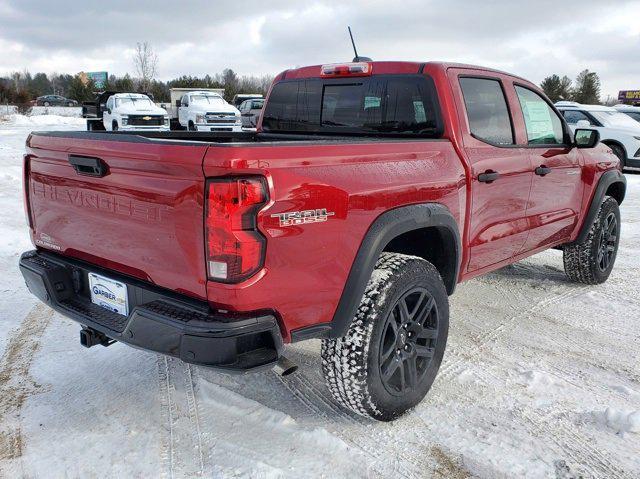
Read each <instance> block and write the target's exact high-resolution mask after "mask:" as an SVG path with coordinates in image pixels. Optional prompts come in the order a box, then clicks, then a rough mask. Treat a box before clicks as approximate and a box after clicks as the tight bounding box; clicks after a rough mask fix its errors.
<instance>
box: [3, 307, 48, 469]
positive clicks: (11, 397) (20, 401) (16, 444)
mask: <svg viewBox="0 0 640 479" xmlns="http://www.w3.org/2000/svg"><path fill="white" fill-rule="evenodd" d="M53 314H54V312H53V310H52V309H50V308H48V307H47V306H46V305H44V304H42V303H38V304H37V305H35V306H34V307H33V308H32V309H31V311H30V312H29V313H28V314H27V315H26V317H25V318H24V319H23V320H22V323H21V324H20V326H19V327H18V329H17V330H16V331H14V332H13V334H12V335H11V337H10V338H9V340H8V341H7V343H6V347H5V350H4V353H3V355H2V358H0V460H11V459H18V458H20V457H21V456H22V448H23V438H22V428H21V425H20V416H21V414H22V406H23V405H24V402H25V401H26V400H27V398H28V397H29V396H31V395H33V394H35V393H36V392H37V390H38V388H39V387H40V386H39V385H37V384H36V383H35V382H34V381H33V379H32V378H31V376H30V375H29V370H30V369H31V364H32V363H33V359H34V357H35V355H36V353H37V352H38V350H39V349H40V345H41V343H40V340H41V339H42V335H43V334H44V331H45V329H46V328H47V326H48V325H49V323H50V322H51V318H52V317H53Z"/></svg>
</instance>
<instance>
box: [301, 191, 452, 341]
mask: <svg viewBox="0 0 640 479" xmlns="http://www.w3.org/2000/svg"><path fill="white" fill-rule="evenodd" d="M428 227H436V228H438V229H439V230H440V232H441V234H444V235H445V238H444V239H445V241H447V242H448V243H449V244H453V251H451V254H453V255H454V257H453V261H452V262H451V264H452V268H451V271H447V274H445V275H443V276H445V277H443V281H444V283H445V287H446V289H447V293H448V294H449V295H451V294H452V293H453V291H454V289H455V287H456V284H457V282H458V274H459V272H460V262H461V257H462V242H461V240H460V232H459V229H458V223H457V222H456V220H455V218H454V217H453V215H452V214H451V212H450V211H449V210H448V209H447V208H446V207H445V206H443V205H441V204H439V203H423V204H416V205H409V206H402V207H399V208H395V209H392V210H389V211H386V212H384V213H382V214H381V215H380V216H378V218H376V220H375V221H374V222H373V223H372V224H371V226H370V227H369V229H368V231H367V233H366V234H365V236H364V238H363V240H362V243H361V244H360V248H359V249H358V252H357V254H356V257H355V259H354V261H353V264H352V265H351V271H350V272H349V276H348V277H347V281H346V283H345V286H344V289H343V290H342V295H341V296H340V300H339V302H338V306H337V307H336V311H335V313H334V315H333V319H332V321H331V322H329V323H322V324H316V325H312V326H308V327H305V328H301V329H298V330H295V331H292V332H291V341H292V342H294V341H301V340H304V339H310V338H314V337H324V338H339V337H342V336H344V334H345V333H346V332H347V329H348V328H349V324H350V323H351V319H352V318H353V316H354V315H355V314H356V311H357V309H358V305H359V304H360V301H361V299H362V295H363V294H364V291H365V288H366V286H367V283H368V282H369V278H370V277H371V273H372V272H373V269H374V267H375V264H376V261H377V260H378V258H379V257H380V254H381V253H382V251H383V250H384V248H385V247H386V246H387V245H388V244H389V242H391V240H393V239H394V238H396V237H398V236H400V235H401V234H403V233H407V232H409V231H413V230H417V229H422V228H428Z"/></svg>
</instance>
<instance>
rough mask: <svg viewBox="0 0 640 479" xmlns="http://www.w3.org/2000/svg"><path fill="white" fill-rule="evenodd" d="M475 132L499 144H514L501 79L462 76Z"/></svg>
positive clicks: (481, 138) (480, 136) (470, 123)
mask: <svg viewBox="0 0 640 479" xmlns="http://www.w3.org/2000/svg"><path fill="white" fill-rule="evenodd" d="M460 88H462V95H463V97H464V105H465V108H466V110H467V119H468V120H469V129H470V131H471V134H472V135H473V136H475V137H476V138H478V139H480V140H484V141H486V142H488V143H492V144H495V145H513V128H512V127H511V118H510V117H509V109H508V108H507V100H506V98H505V96H504V92H503V91H502V86H501V85H500V82H499V81H498V80H493V79H489V78H460Z"/></svg>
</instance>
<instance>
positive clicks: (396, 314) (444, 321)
mask: <svg viewBox="0 0 640 479" xmlns="http://www.w3.org/2000/svg"><path fill="white" fill-rule="evenodd" d="M448 331H449V300H448V297H447V293H446V289H445V286H444V283H443V282H442V278H441V277H440V275H439V273H438V271H437V270H436V268H435V267H434V266H433V265H432V264H431V263H429V262H428V261H425V260H423V259H421V258H417V257H415V256H407V255H403V254H397V253H383V254H382V255H381V256H380V258H379V259H378V261H377V263H376V267H375V270H374V272H373V274H372V276H371V279H370V280H369V283H368V284H367V287H366V290H365V293H364V295H363V297H362V300H361V302H360V306H359V307H358V310H357V313H356V316H355V317H354V318H353V320H352V322H351V325H350V326H349V329H348V331H347V333H346V334H345V335H344V337H342V338H338V339H325V340H323V341H322V348H321V356H322V371H323V374H324V377H325V381H326V383H327V386H328V387H329V390H330V391H331V394H332V395H333V397H334V398H335V399H336V400H337V401H338V403H340V404H341V405H342V406H344V407H346V408H348V409H350V410H352V411H353V412H355V413H357V414H360V415H363V416H368V417H371V418H374V419H377V420H380V421H391V420H394V419H396V418H398V417H399V416H401V415H402V414H403V413H405V412H406V411H407V410H408V409H410V408H412V407H414V406H415V405H416V404H418V403H419V402H420V401H421V400H422V399H423V398H424V396H425V395H426V394H427V392H428V391H429V389H430V387H431V385H432V384H433V381H434V379H435V377H436V374H437V372H438V369H439V368H440V363H441V362H442V357H443V355H444V350H445V347H446V342H447V335H448Z"/></svg>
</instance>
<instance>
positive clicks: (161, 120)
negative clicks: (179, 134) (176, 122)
mask: <svg viewBox="0 0 640 479" xmlns="http://www.w3.org/2000/svg"><path fill="white" fill-rule="evenodd" d="M102 124H103V125H104V129H105V130H107V131H117V130H151V131H167V130H169V117H168V115H167V111H166V110H165V109H163V108H160V107H158V106H156V105H155V104H154V103H153V101H151V98H149V97H148V96H147V95H144V94H142V93H116V94H114V95H111V96H110V97H109V99H108V100H107V104H106V108H105V110H104V112H103V113H102Z"/></svg>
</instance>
